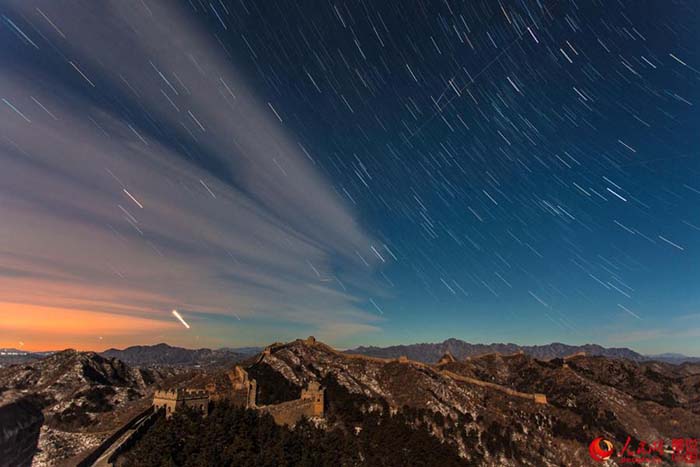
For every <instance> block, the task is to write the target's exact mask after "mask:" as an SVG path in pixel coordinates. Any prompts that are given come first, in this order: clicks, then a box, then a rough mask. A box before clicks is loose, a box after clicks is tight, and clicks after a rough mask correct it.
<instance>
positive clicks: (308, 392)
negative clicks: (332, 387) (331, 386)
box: [301, 381, 325, 417]
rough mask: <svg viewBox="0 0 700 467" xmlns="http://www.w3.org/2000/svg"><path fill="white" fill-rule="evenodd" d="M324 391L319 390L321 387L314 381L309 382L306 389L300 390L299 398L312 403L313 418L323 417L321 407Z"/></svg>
mask: <svg viewBox="0 0 700 467" xmlns="http://www.w3.org/2000/svg"><path fill="white" fill-rule="evenodd" d="M324 392H325V389H322V388H321V385H320V384H318V382H316V381H311V382H310V383H309V385H308V387H307V388H306V389H302V390H301V398H302V399H306V400H311V401H313V406H312V407H313V408H312V412H313V416H314V417H323V414H324V405H323V395H324Z"/></svg>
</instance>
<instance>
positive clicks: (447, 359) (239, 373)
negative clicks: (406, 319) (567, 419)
mask: <svg viewBox="0 0 700 467" xmlns="http://www.w3.org/2000/svg"><path fill="white" fill-rule="evenodd" d="M294 343H303V344H304V345H307V346H310V347H315V348H317V349H321V350H323V351H325V352H328V353H332V354H334V355H336V356H339V357H341V358H345V359H349V360H362V361H367V362H373V363H381V364H387V363H400V364H404V365H413V366H416V367H419V368H421V369H423V370H426V371H429V372H432V373H433V374H435V375H436V376H442V377H444V378H449V379H451V380H453V381H456V382H459V383H466V384H472V385H475V386H480V387H485V388H489V389H493V390H496V391H500V392H502V393H504V394H507V395H509V396H512V397H518V398H521V399H526V400H529V401H532V402H534V403H536V404H547V396H546V395H545V394H540V393H524V392H519V391H515V390H513V389H511V388H509V387H506V386H502V385H499V384H496V383H491V382H488V381H482V380H479V379H476V378H471V377H468V376H462V375H459V374H457V373H454V372H452V371H449V370H446V369H444V368H443V366H445V365H446V364H449V363H453V362H456V360H455V358H454V357H453V356H452V355H450V354H449V353H447V354H445V355H444V356H443V357H442V358H441V359H440V361H438V363H436V364H434V365H429V364H426V363H423V362H418V361H415V360H410V359H408V358H407V357H405V356H401V357H399V358H380V357H371V356H367V355H360V354H349V353H344V352H340V351H338V350H336V349H334V348H333V347H331V346H329V345H327V344H324V343H322V342H318V341H316V339H315V338H314V337H313V336H310V337H308V338H306V339H297V340H295V341H292V342H289V343H279V342H277V343H274V344H272V345H269V346H267V347H266V348H265V349H264V350H263V352H262V353H261V354H260V355H259V357H258V358H257V359H256V361H255V362H254V363H253V364H255V363H259V362H261V361H263V360H264V358H265V357H266V356H269V355H271V354H272V353H274V352H275V351H277V350H280V349H282V348H284V347H286V346H288V345H290V344H294ZM580 354H581V353H579V354H575V355H571V356H570V357H567V358H565V359H564V361H565V362H566V361H568V360H569V359H570V358H574V357H577V356H579V355H580ZM584 355H585V354H584ZM467 360H470V358H469V357H467ZM565 366H568V365H566V364H565ZM226 376H227V377H228V380H229V382H230V386H229V387H228V388H225V389H223V388H220V387H218V386H217V385H216V384H214V383H210V384H208V385H207V387H206V388H205V389H201V388H200V389H194V388H179V389H170V390H158V391H155V392H154V394H153V403H152V406H151V408H150V410H151V412H149V413H148V415H144V414H141V415H140V418H138V419H134V420H132V421H130V422H129V424H127V425H125V426H124V427H122V428H121V429H120V430H121V431H122V432H124V431H126V429H127V428H129V427H131V426H132V425H135V428H133V429H131V430H130V431H129V432H127V434H125V435H122V437H120V438H118V437H116V436H114V435H113V437H114V438H115V440H113V441H105V442H104V443H103V444H102V445H100V447H98V449H96V450H95V451H94V452H93V453H91V454H90V455H89V456H88V458H86V460H85V461H84V462H83V463H81V465H82V466H89V465H93V466H94V465H99V466H102V465H112V462H113V461H114V460H115V459H116V457H117V456H118V455H119V454H120V453H121V452H122V450H124V449H125V448H128V446H130V445H132V444H133V443H134V442H135V440H137V439H138V438H139V437H140V436H141V435H142V434H143V432H144V431H145V430H146V429H148V426H150V424H151V423H152V421H153V420H154V417H156V416H158V414H160V413H163V414H164V415H165V417H166V418H169V417H171V416H172V415H173V413H175V412H176V411H178V410H181V409H182V408H184V407H190V408H194V409H196V410H199V411H200V412H201V413H203V414H204V415H205V416H206V415H207V413H208V407H209V402H212V401H220V400H228V401H230V402H231V403H232V404H233V405H235V406H238V407H245V408H248V409H252V410H259V411H262V412H267V413H269V414H270V415H271V416H272V418H273V419H274V420H275V423H277V424H279V425H289V426H292V425H294V424H296V423H297V422H298V421H299V420H301V419H302V418H303V417H307V418H323V417H324V414H325V405H324V396H325V391H324V389H323V388H321V387H320V385H319V384H318V383H317V382H315V381H311V382H310V383H309V384H308V386H307V388H305V389H302V391H301V397H300V398H299V399H295V400H291V401H286V402H281V403H279V404H267V405H258V404H257V382H256V381H255V380H254V379H252V378H250V377H249V375H248V372H247V371H246V370H245V369H244V368H242V367H241V366H238V365H237V366H234V367H233V369H231V370H229V371H228V372H227V373H226ZM115 434H116V433H115ZM110 438H112V437H110ZM105 452H106V453H107V454H104V453H105ZM100 455H101V457H99V459H98V460H97V462H95V461H93V460H92V459H95V458H97V457H98V456H100ZM93 462H94V463H93Z"/></svg>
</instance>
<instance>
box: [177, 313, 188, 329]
mask: <svg viewBox="0 0 700 467" xmlns="http://www.w3.org/2000/svg"><path fill="white" fill-rule="evenodd" d="M173 315H174V316H175V317H176V318H177V319H179V320H180V322H181V323H182V325H183V326H185V327H186V328H187V329H189V328H190V325H189V324H187V321H185V320H184V319H183V318H182V316H180V313H178V312H177V310H173Z"/></svg>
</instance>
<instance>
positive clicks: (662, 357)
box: [646, 353, 700, 365]
mask: <svg viewBox="0 0 700 467" xmlns="http://www.w3.org/2000/svg"><path fill="white" fill-rule="evenodd" d="M646 357H647V358H648V359H649V360H655V361H657V362H666V363H673V364H674V365H680V364H681V363H686V362H687V363H700V357H688V356H687V355H683V354H680V353H660V354H656V355H647V356H646Z"/></svg>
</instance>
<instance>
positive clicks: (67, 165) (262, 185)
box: [0, 0, 382, 342]
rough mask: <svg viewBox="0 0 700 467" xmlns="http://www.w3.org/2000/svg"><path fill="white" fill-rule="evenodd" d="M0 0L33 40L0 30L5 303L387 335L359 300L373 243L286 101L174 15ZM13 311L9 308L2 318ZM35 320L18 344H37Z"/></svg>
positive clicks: (165, 7) (368, 280)
mask: <svg viewBox="0 0 700 467" xmlns="http://www.w3.org/2000/svg"><path fill="white" fill-rule="evenodd" d="M4 9H5V11H4V13H5V14H7V15H8V16H9V17H12V18H13V21H14V23H15V24H17V26H18V27H19V28H21V29H22V30H23V31H24V33H25V34H26V35H27V37H28V38H30V39H31V42H32V43H29V42H28V41H27V39H26V38H23V37H20V36H17V35H15V34H13V33H12V31H9V30H3V31H2V32H1V33H0V34H2V40H3V43H4V44H8V43H11V44H12V46H11V47H4V50H3V51H2V52H0V60H1V62H0V66H1V70H2V71H0V90H1V94H2V96H3V98H4V102H5V103H4V104H0V122H1V125H0V128H1V130H0V163H1V164H2V170H1V171H0V216H1V217H2V224H0V264H1V265H2V267H1V268H0V295H2V297H3V299H4V300H5V301H6V302H10V303H22V304H27V305H32V306H50V307H60V308H70V309H73V310H83V311H86V312H90V311H92V312H95V313H97V312H99V313H110V314H114V315H123V316H126V317H132V319H133V321H132V323H133V325H134V328H138V327H139V325H140V324H139V323H141V321H139V320H144V319H148V320H155V321H161V322H163V323H164V325H163V328H164V329H169V328H170V327H171V324H172V315H171V314H170V311H171V309H173V308H178V309H182V310H189V312H190V313H194V314H196V313H199V312H201V313H202V316H207V315H211V314H213V315H226V316H235V317H236V318H240V319H243V320H245V319H247V318H251V317H254V318H255V319H267V320H269V321H271V322H277V323H278V325H280V326H284V323H302V324H303V325H305V326H306V327H307V328H309V329H310V330H313V329H320V330H322V331H324V332H327V334H328V335H329V336H336V335H344V336H345V335H347V334H348V333H353V332H354V333H362V332H366V331H369V330H376V329H377V327H376V326H377V323H378V321H379V318H378V317H377V316H376V315H375V314H373V313H371V312H366V311H364V307H363V306H360V305H361V304H365V303H366V302H367V299H368V298H369V297H370V296H373V295H378V294H381V293H382V291H381V290H380V289H378V288H377V287H376V286H375V285H374V281H373V280H372V269H373V268H374V267H375V266H376V265H377V263H376V262H377V258H376V256H375V255H374V254H372V249H371V248H372V245H373V244H375V243H376V242H375V241H374V240H373V239H372V237H371V235H368V234H367V232H365V231H364V230H363V228H362V227H361V226H360V225H359V224H358V223H357V221H356V220H355V217H354V215H353V213H352V212H351V211H350V210H349V209H348V207H347V206H345V204H344V202H343V201H342V200H341V199H339V198H338V197H337V195H336V194H335V192H334V190H333V188H332V186H330V185H329V183H328V182H327V181H326V180H324V178H323V177H322V175H321V174H320V172H319V171H318V170H317V168H316V167H315V165H314V162H313V161H312V159H311V158H310V157H309V156H308V155H307V154H305V152H304V151H303V150H302V146H301V142H300V141H298V140H296V139H295V137H294V135H293V134H290V133H289V132H288V131H287V130H286V129H285V119H286V116H285V115H283V114H281V113H280V112H281V111H280V108H279V107H276V106H274V103H270V102H268V101H267V100H266V99H264V98H262V97H259V96H256V95H255V94H254V93H253V91H252V90H251V88H250V87H249V86H248V85H247V83H246V82H245V80H244V79H243V77H242V76H240V75H238V74H237V73H236V72H235V66H234V65H232V63H231V59H230V57H228V56H227V52H226V51H225V50H224V49H223V47H222V46H221V45H220V44H219V43H218V42H217V41H216V40H215V38H213V37H209V36H207V35H205V33H204V32H202V31H199V30H197V28H196V27H195V26H193V25H191V24H190V21H189V20H188V19H187V18H186V16H185V15H184V13H183V11H180V10H179V7H174V6H171V4H170V3H169V2H163V3H159V2H149V3H148V7H146V5H145V4H144V3H141V2H133V3H132V2H123V1H114V2H101V3H99V4H94V3H87V4H85V5H84V8H80V9H78V8H75V9H71V11H70V13H69V12H68V11H65V9H64V8H63V7H62V6H61V5H60V4H57V3H55V2H50V1H47V2H28V1H24V0H22V1H17V2H10V3H9V4H8V5H6V6H5V7H4ZM47 18H50V20H51V21H50V22H49V21H47ZM280 120H281V121H280ZM357 253H360V255H361V256H362V258H364V260H366V261H367V262H368V263H369V267H368V266H367V264H365V262H364V261H361V260H360V256H359V255H358V254H357ZM19 309H20V308H19V307H18V308H17V310H19ZM17 310H15V311H13V309H12V307H11V306H6V307H3V318H4V319H5V321H6V323H7V322H9V321H12V320H13V319H14V320H17V319H18V314H17V313H18V311H17ZM85 316H87V315H85ZM95 316H97V315H95ZM86 319H87V318H86ZM204 321H206V320H204ZM17 322H22V323H24V321H17ZM148 322H149V323H151V321H148ZM120 323H121V321H120ZM193 323H194V326H193V327H195V328H196V327H197V325H198V321H197V320H194V321H193ZM199 323H200V324H199V325H200V326H202V327H204V328H205V327H206V322H203V323H202V321H200V322H199ZM26 326H27V328H26V329H24V330H22V329H18V328H17V327H16V326H15V327H14V328H13V336H12V337H10V339H20V338H21V339H22V340H24V341H25V342H30V341H31V337H32V336H31V334H32V332H33V328H32V327H31V326H30V325H29V324H28V323H27V324H26ZM4 329H8V328H7V327H5V328H4ZM270 332H271V333H272V332H274V327H273V326H271V327H270ZM260 337H261V338H263V339H264V338H269V337H271V336H260Z"/></svg>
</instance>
